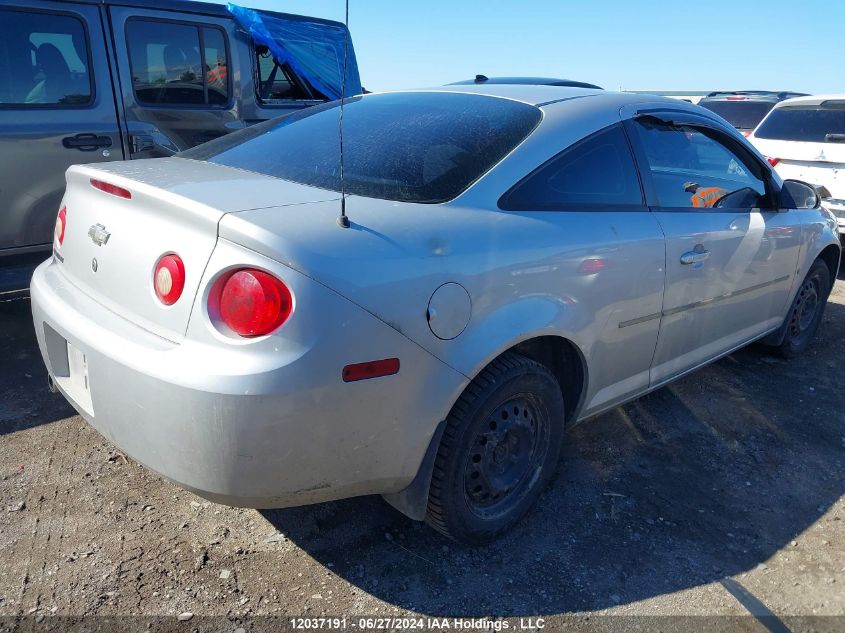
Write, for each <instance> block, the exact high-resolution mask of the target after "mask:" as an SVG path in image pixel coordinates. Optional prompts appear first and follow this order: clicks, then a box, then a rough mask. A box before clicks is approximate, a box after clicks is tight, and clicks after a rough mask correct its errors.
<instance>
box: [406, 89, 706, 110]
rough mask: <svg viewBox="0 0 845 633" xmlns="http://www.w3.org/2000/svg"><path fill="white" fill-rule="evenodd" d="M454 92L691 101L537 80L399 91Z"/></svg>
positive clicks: (535, 100)
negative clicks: (519, 82)
mask: <svg viewBox="0 0 845 633" xmlns="http://www.w3.org/2000/svg"><path fill="white" fill-rule="evenodd" d="M418 91H426V92H428V91H433V92H454V93H472V94H479V95H486V96H490V97H501V98H504V99H512V100H514V101H521V102H523V103H527V104H528V105H533V106H538V107H541V106H550V105H552V104H558V103H560V104H564V103H565V102H567V101H571V100H574V99H581V98H584V97H589V98H590V99H591V100H592V99H596V100H598V102H600V103H601V104H602V105H603V106H606V107H614V106H616V107H621V106H624V105H628V104H637V103H656V102H657V103H665V104H666V105H667V106H671V107H675V108H678V109H686V108H689V107H690V104H689V103H687V102H684V101H679V100H678V99H671V98H669V97H660V96H657V95H650V94H637V93H633V92H613V91H611V90H601V89H593V88H572V87H569V86H545V85H534V84H458V85H455V84H450V85H448V86H434V87H430V88H420V89H419V90H408V91H397V92H418Z"/></svg>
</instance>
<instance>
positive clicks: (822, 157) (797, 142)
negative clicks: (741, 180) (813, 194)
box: [748, 94, 845, 236]
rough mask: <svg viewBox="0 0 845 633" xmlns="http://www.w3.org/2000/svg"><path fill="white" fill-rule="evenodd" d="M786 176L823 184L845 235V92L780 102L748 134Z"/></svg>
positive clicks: (828, 203) (826, 199)
mask: <svg viewBox="0 0 845 633" xmlns="http://www.w3.org/2000/svg"><path fill="white" fill-rule="evenodd" d="M748 140H750V141H751V142H752V143H753V144H754V146H755V147H757V149H758V150H760V153H762V154H763V155H764V156H766V158H767V159H768V161H769V163H770V164H771V165H772V166H773V167H774V168H775V171H777V172H778V174H779V175H780V176H781V177H782V178H783V179H795V180H803V181H805V182H808V183H811V184H813V185H821V186H823V187H824V188H825V189H827V191H824V190H822V191H821V193H822V204H823V205H824V206H825V207H827V208H828V209H830V210H831V211H832V212H833V213H834V214H835V215H836V217H837V220H838V222H839V233H840V235H841V236H842V235H845V94H838V95H815V96H811V97H797V98H795V99H787V100H786V101H781V102H780V103H778V104H777V105H776V106H775V107H774V108H773V109H772V110H771V112H769V114H768V115H767V116H766V118H764V119H763V120H762V121H761V122H760V125H758V126H757V128H756V129H755V130H754V132H753V133H752V134H751V136H749V137H748Z"/></svg>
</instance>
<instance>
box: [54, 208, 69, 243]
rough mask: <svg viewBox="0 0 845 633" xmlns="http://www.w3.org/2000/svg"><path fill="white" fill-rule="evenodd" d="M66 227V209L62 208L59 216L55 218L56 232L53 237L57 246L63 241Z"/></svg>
mask: <svg viewBox="0 0 845 633" xmlns="http://www.w3.org/2000/svg"><path fill="white" fill-rule="evenodd" d="M66 227H67V207H62V208H61V209H60V210H59V215H58V216H57V217H56V230H55V231H54V235H55V237H56V241H57V242H58V243H59V246H61V245H62V242H64V241H65V228H66Z"/></svg>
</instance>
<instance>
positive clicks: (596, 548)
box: [263, 303, 845, 616]
mask: <svg viewBox="0 0 845 633" xmlns="http://www.w3.org/2000/svg"><path fill="white" fill-rule="evenodd" d="M844 352H845V306H843V305H841V304H835V303H832V304H830V305H829V306H828V311H827V313H826V316H825V323H824V328H823V333H822V338H821V340H819V341H818V342H817V343H816V344H815V345H814V346H813V347H812V348H811V349H810V350H809V352H807V353H806V354H805V355H803V356H801V357H800V358H798V359H796V360H793V361H784V360H780V359H777V358H774V357H772V356H769V355H767V354H766V353H765V352H764V351H762V350H760V349H758V348H755V347H752V348H749V349H745V350H742V351H740V352H738V353H736V354H733V355H731V356H729V357H727V358H725V359H723V360H722V361H720V362H718V363H716V364H714V365H711V366H709V367H707V368H705V369H703V370H700V371H698V372H696V373H695V374H693V375H691V376H689V377H687V378H685V379H682V380H680V381H677V382H675V383H673V384H672V385H670V386H668V387H666V388H663V389H661V390H659V391H657V392H655V393H653V394H651V395H649V396H646V397H644V398H642V399H640V400H638V401H636V402H633V403H631V404H629V405H627V406H625V407H622V408H619V409H617V410H615V411H613V412H611V413H608V414H605V415H602V416H600V417H597V418H594V419H593V420H590V421H588V422H585V423H583V424H581V425H579V426H576V427H575V428H573V429H571V430H570V432H569V433H568V434H567V445H566V448H565V451H564V457H563V460H562V463H561V467H560V471H559V475H558V478H557V481H556V483H554V484H553V485H552V487H551V488H550V489H549V490H548V491H547V492H546V493H545V494H544V496H543V497H542V498H541V502H540V504H539V507H538V508H537V509H536V510H535V511H533V512H532V513H531V514H530V515H529V516H528V517H527V519H526V520H524V521H523V522H522V523H521V524H520V525H519V526H518V527H517V528H516V529H515V530H513V531H512V532H511V533H509V534H508V535H506V536H505V537H504V538H502V539H501V540H499V541H498V542H496V543H495V544H493V545H490V546H487V547H484V548H477V549H472V548H466V547H462V546H459V545H456V544H453V543H450V542H448V541H446V540H444V539H443V538H441V537H440V536H439V535H437V534H436V533H434V532H433V531H432V530H430V529H429V528H428V527H426V526H425V525H422V524H416V523H413V522H411V521H409V520H406V519H405V518H404V517H402V516H401V515H399V514H398V513H396V512H395V511H394V510H392V509H391V508H390V507H389V506H387V504H386V503H384V502H383V501H382V500H381V499H380V498H378V497H369V498H361V499H351V500H345V501H340V502H336V503H329V504H323V505H321V506H315V507H310V508H296V509H288V510H273V511H265V512H264V513H263V514H264V516H265V518H266V519H267V520H268V521H269V522H270V523H272V524H273V525H274V526H275V527H276V528H277V529H278V530H280V531H282V532H284V533H285V534H286V535H287V536H288V537H289V538H291V539H292V540H293V541H294V542H295V543H296V544H297V545H298V546H300V547H301V548H303V549H304V550H305V551H307V552H308V553H309V554H310V555H311V556H313V557H314V558H315V559H316V560H317V561H319V562H321V563H323V564H325V565H326V566H327V567H328V568H329V569H330V570H331V571H332V572H334V573H336V574H338V575H339V576H341V577H342V578H344V579H346V580H348V581H349V582H351V583H353V584H355V585H357V586H358V587H360V588H361V589H363V590H364V591H366V592H368V593H370V594H373V595H375V596H376V597H378V598H380V599H382V600H384V601H386V602H388V603H391V604H394V605H396V606H398V607H400V608H404V609H413V610H416V611H418V612H422V613H427V614H433V615H443V614H449V615H453V616H457V615H465V616H472V615H483V614H485V613H490V612H495V613H498V614H501V615H531V614H556V613H561V612H571V611H579V610H594V609H601V608H605V607H611V606H614V605H617V604H619V603H628V602H633V601H636V600H642V599H646V598H650V597H653V596H657V595H661V594H667V593H671V592H676V591H679V590H683V589H685V588H688V587H693V586H697V585H701V584H705V583H710V582H713V581H718V580H720V579H722V578H725V577H727V576H731V575H735V574H737V573H740V572H743V571H746V570H749V569H751V568H753V567H755V566H756V565H758V564H760V563H762V562H764V561H766V560H767V559H768V558H769V557H771V556H772V555H773V554H774V553H775V552H776V551H778V550H779V549H781V548H783V547H785V546H787V547H788V546H790V543H791V541H792V540H793V539H796V538H800V536H799V535H800V534H801V532H802V531H803V530H805V529H806V528H808V527H809V526H811V525H812V524H813V523H814V522H815V521H816V520H817V519H818V518H819V517H820V516H821V515H822V514H824V513H825V512H826V511H827V509H828V508H829V507H830V505H831V504H833V503H834V502H835V501H836V500H837V499H839V497H840V496H841V495H842V494H843V493H845V478H844V477H843V474H842V473H843V472H845V420H844V419H843V414H842V411H843V410H845V392H843V391H842V389H841V385H842V378H841V377H842V375H843V372H845V353H844ZM468 595H469V596H473V599H472V600H471V601H467V600H466V596H468Z"/></svg>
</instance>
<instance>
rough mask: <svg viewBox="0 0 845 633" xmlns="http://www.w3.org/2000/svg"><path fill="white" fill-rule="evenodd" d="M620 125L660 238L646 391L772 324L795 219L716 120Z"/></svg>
mask: <svg viewBox="0 0 845 633" xmlns="http://www.w3.org/2000/svg"><path fill="white" fill-rule="evenodd" d="M627 125H628V127H629V128H630V130H631V135H632V137H633V139H634V143H635V149H636V153H637V157H638V162H639V164H640V169H641V172H642V173H643V177H644V186H645V189H646V196H647V198H648V203H649V206H650V208H651V210H652V212H653V213H654V216H655V217H656V218H657V220H658V222H659V223H660V225H661V227H662V229H663V232H664V234H665V237H666V285H665V291H664V297H663V307H662V310H661V313H662V314H661V320H660V333H659V336H658V340H657V347H656V350H655V355H654V361H653V363H652V368H651V383H652V385H655V384H659V383H661V382H664V381H666V380H668V379H671V378H672V377H674V376H677V375H678V374H680V373H683V372H684V371H687V370H689V369H691V368H694V367H697V366H698V365H700V364H702V363H705V362H707V361H709V360H711V359H713V358H715V357H717V356H719V355H720V354H723V353H726V352H729V351H730V350H732V349H734V348H736V347H739V346H741V345H743V344H745V343H747V342H749V341H751V340H753V339H755V338H758V337H760V336H762V335H763V334H765V333H767V332H769V331H771V330H773V329H775V328H777V327H778V326H779V325H780V324H781V323H782V321H783V318H784V314H785V311H786V305H787V301H788V297H789V292H790V288H791V286H792V283H793V276H794V273H795V268H796V265H797V262H798V254H799V248H800V221H799V219H798V218H797V217H796V212H795V211H794V210H785V211H781V210H778V208H777V203H776V195H775V193H776V192H775V191H774V187H773V184H772V182H771V173H770V170H769V168H768V167H767V166H766V165H764V164H763V162H762V161H761V160H759V159H758V158H757V156H756V155H755V154H754V153H753V152H752V151H750V150H749V149H748V148H747V147H746V146H745V144H744V142H743V141H742V140H740V139H738V138H737V137H736V135H735V133H733V132H728V131H727V129H725V128H723V127H721V124H719V123H717V122H715V121H712V120H710V119H709V118H706V117H703V116H698V115H695V114H691V113H688V112H672V111H666V112H651V113H645V114H641V115H639V116H637V117H635V118H634V119H632V120H629V121H628V123H627Z"/></svg>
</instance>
